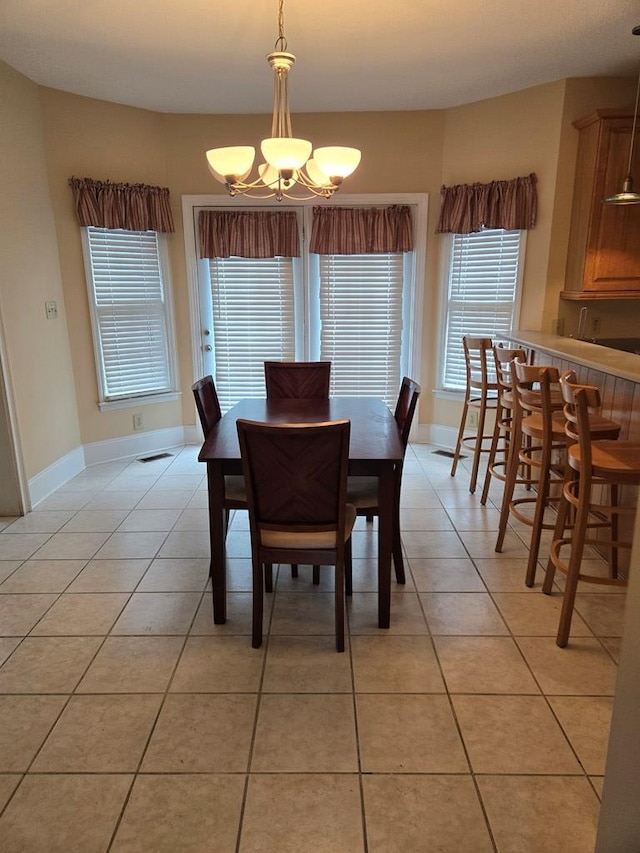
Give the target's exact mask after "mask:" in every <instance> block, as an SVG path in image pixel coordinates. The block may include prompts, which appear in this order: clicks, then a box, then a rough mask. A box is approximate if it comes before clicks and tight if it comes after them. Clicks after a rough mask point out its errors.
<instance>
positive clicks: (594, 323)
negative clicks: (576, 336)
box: [591, 317, 600, 335]
mask: <svg viewBox="0 0 640 853" xmlns="http://www.w3.org/2000/svg"><path fill="white" fill-rule="evenodd" d="M591 334H592V335H598V334H600V317H592V318H591Z"/></svg>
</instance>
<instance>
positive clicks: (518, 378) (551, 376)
mask: <svg viewBox="0 0 640 853" xmlns="http://www.w3.org/2000/svg"><path fill="white" fill-rule="evenodd" d="M511 366H512V370H513V375H514V376H515V395H516V396H515V399H516V413H518V416H519V417H520V418H521V417H522V416H525V417H526V416H527V415H530V414H539V415H541V417H542V428H543V430H544V432H545V435H547V436H548V437H549V440H551V434H552V418H553V412H554V411H555V409H554V407H553V405H552V403H551V386H552V385H557V384H558V381H559V379H560V376H559V373H558V368H557V367H553V366H551V365H535V364H523V363H522V362H521V361H517V360H516V359H514V360H513V361H512V362H511Z"/></svg>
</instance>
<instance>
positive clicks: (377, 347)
mask: <svg viewBox="0 0 640 853" xmlns="http://www.w3.org/2000/svg"><path fill="white" fill-rule="evenodd" d="M403 263H404V262H403V256H402V254H395V253H394V254H376V255H320V256H319V276H320V322H321V326H320V358H321V359H322V360H323V361H324V360H328V361H331V364H332V366H331V394H332V395H352V396H376V397H382V398H383V399H384V400H385V402H386V403H387V404H388V405H390V406H392V405H395V402H396V400H397V397H398V389H399V387H400V379H401V377H400V354H401V346H402V295H403V283H404V275H403Z"/></svg>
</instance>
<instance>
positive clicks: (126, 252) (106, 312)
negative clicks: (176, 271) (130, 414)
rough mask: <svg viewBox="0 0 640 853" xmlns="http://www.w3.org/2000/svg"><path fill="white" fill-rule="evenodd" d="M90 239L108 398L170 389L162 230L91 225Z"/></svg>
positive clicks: (101, 370)
mask: <svg viewBox="0 0 640 853" xmlns="http://www.w3.org/2000/svg"><path fill="white" fill-rule="evenodd" d="M87 240H88V251H89V257H90V279H91V288H92V294H93V306H92V308H93V314H94V317H93V319H94V326H95V328H96V332H97V334H96V338H97V340H96V350H97V352H98V361H99V365H98V367H99V373H100V374H101V380H102V386H103V388H102V392H103V394H102V396H103V398H104V399H105V400H114V399H121V398H127V397H135V396H140V395H147V394H156V393H162V392H166V391H170V390H171V370H170V359H169V343H168V338H169V331H168V316H167V310H166V309H167V306H166V301H165V291H164V283H163V277H162V269H161V262H160V253H159V245H158V235H157V233H156V232H155V231H121V230H115V229H108V228H95V227H88V228H87Z"/></svg>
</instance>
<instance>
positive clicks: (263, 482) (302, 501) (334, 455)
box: [237, 418, 356, 652]
mask: <svg viewBox="0 0 640 853" xmlns="http://www.w3.org/2000/svg"><path fill="white" fill-rule="evenodd" d="M237 429H238V440H239V443H240V455H241V457H242V467H243V471H244V477H245V482H246V484H247V504H248V509H249V530H250V533H251V562H252V569H253V629H252V646H253V648H255V649H257V648H259V647H260V646H261V644H262V614H263V601H264V589H263V573H262V565H263V564H267V565H272V564H273V563H292V562H296V563H304V564H322V565H333V566H335V633H336V649H337V650H338V651H339V652H343V651H344V586H345V584H344V580H345V561H346V560H349V559H350V549H351V538H350V537H351V531H352V529H353V525H354V522H355V519H356V510H355V507H354V506H352V505H350V504H347V471H348V464H349V436H350V430H351V422H350V421H348V420H341V421H329V422H326V423H305V424H265V423H259V422H256V421H247V420H243V419H241V418H240V419H238V421H237Z"/></svg>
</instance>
